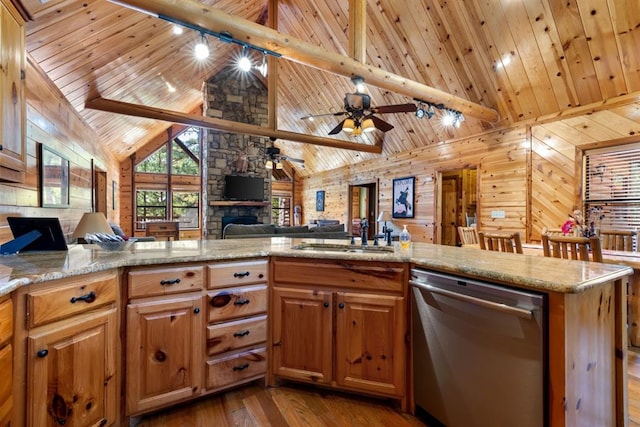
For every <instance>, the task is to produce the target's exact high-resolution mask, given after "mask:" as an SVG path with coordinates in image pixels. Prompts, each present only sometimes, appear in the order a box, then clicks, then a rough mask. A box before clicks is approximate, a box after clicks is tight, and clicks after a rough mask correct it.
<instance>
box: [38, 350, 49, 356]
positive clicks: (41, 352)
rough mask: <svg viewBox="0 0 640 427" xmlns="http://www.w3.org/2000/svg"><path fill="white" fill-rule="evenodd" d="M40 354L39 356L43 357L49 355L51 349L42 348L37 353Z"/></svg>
mask: <svg viewBox="0 0 640 427" xmlns="http://www.w3.org/2000/svg"><path fill="white" fill-rule="evenodd" d="M36 354H37V355H38V357H40V358H43V357H47V354H49V350H47V349H44V350H40V351H38V352H37V353H36Z"/></svg>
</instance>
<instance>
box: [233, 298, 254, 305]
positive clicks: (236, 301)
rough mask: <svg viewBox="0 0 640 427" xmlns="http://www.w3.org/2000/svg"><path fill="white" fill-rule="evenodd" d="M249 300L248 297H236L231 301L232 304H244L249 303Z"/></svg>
mask: <svg viewBox="0 0 640 427" xmlns="http://www.w3.org/2000/svg"><path fill="white" fill-rule="evenodd" d="M250 302H251V300H249V299H248V298H245V299H237V300H235V301H234V302H233V305H245V304H249V303H250Z"/></svg>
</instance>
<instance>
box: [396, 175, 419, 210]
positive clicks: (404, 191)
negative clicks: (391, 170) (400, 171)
mask: <svg viewBox="0 0 640 427" xmlns="http://www.w3.org/2000/svg"><path fill="white" fill-rule="evenodd" d="M415 180H416V178H415V177H413V176H410V177H406V178H396V179H394V180H393V217H394V218H413V215H414V211H413V205H414V202H415V193H414V186H415Z"/></svg>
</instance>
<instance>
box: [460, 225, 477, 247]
mask: <svg viewBox="0 0 640 427" xmlns="http://www.w3.org/2000/svg"><path fill="white" fill-rule="evenodd" d="M458 234H459V235H460V242H461V243H462V245H463V246H464V245H477V244H478V234H477V233H476V227H462V226H459V227H458Z"/></svg>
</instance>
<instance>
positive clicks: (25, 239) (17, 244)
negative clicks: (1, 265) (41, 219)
mask: <svg viewBox="0 0 640 427" xmlns="http://www.w3.org/2000/svg"><path fill="white" fill-rule="evenodd" d="M40 236H42V233H41V232H39V231H38V230H32V231H30V232H28V233H25V234H23V235H21V236H19V237H16V238H15V239H13V240H11V241H10V242H7V243H5V244H4V245H0V255H9V254H15V253H17V252H18V251H19V250H20V249H22V248H24V247H25V246H27V245H29V244H30V243H32V242H34V241H35V240H36V239H38V238H39V237H40Z"/></svg>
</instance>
